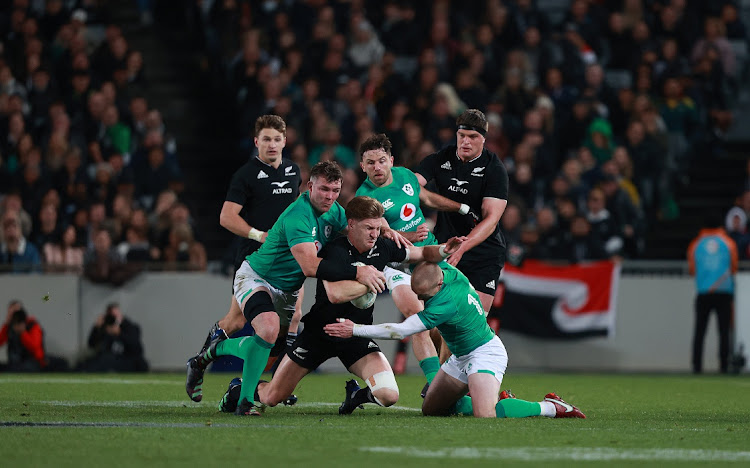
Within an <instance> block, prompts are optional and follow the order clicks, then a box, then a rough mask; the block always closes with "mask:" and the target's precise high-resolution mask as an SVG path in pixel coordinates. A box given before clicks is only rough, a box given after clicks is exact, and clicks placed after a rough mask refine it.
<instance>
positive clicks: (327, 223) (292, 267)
mask: <svg viewBox="0 0 750 468" xmlns="http://www.w3.org/2000/svg"><path fill="white" fill-rule="evenodd" d="M344 228H346V215H345V214H344V208H343V207H342V206H341V205H339V203H338V202H334V204H333V206H331V209H330V210H328V211H327V212H326V213H322V214H321V213H320V212H318V211H317V210H316V209H315V208H313V206H312V204H311V203H310V193H309V192H305V193H303V194H302V195H300V196H299V198H297V200H295V201H294V203H292V204H291V205H289V206H288V207H287V209H286V210H284V212H283V213H281V216H279V219H277V220H276V222H275V223H274V225H273V227H272V228H271V229H270V230H269V231H268V237H266V241H265V242H264V243H263V245H261V246H260V249H258V250H256V251H255V252H253V253H252V254H250V255H248V256H247V257H246V258H247V262H248V263H249V264H250V266H251V267H252V269H253V270H255V272H256V273H258V274H259V275H260V276H261V277H262V278H263V279H265V280H266V281H268V282H269V283H270V284H271V286H273V287H276V288H279V289H281V290H282V291H296V290H297V289H299V288H300V287H302V284H303V283H304V282H305V274H304V273H303V272H302V268H301V267H300V266H299V263H297V260H295V259H294V256H293V255H292V250H291V248H292V246H295V245H297V244H301V243H304V242H314V243H315V247H316V248H317V249H318V252H320V249H321V248H323V246H324V245H326V243H328V241H330V240H331V239H333V238H334V237H335V236H336V234H337V233H338V232H339V231H342V230H343V229H344Z"/></svg>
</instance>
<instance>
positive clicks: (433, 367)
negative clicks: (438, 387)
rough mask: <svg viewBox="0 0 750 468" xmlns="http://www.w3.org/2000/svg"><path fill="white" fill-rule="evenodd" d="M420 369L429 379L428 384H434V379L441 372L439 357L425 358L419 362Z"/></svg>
mask: <svg viewBox="0 0 750 468" xmlns="http://www.w3.org/2000/svg"><path fill="white" fill-rule="evenodd" d="M419 367H421V368H422V373H424V376H425V377H426V378H427V383H432V379H434V378H435V376H436V375H437V373H438V371H439V370H440V360H439V359H438V357H437V356H432V357H428V358H424V359H422V360H421V361H419Z"/></svg>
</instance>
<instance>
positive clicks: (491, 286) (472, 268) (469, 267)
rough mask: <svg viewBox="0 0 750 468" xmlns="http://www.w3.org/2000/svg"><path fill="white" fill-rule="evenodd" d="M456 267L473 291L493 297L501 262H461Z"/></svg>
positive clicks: (493, 260) (501, 266)
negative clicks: (472, 287) (467, 280)
mask: <svg viewBox="0 0 750 468" xmlns="http://www.w3.org/2000/svg"><path fill="white" fill-rule="evenodd" d="M456 266H457V267H458V269H459V270H461V273H463V274H464V275H465V276H466V277H467V278H468V279H469V283H471V285H472V286H474V289H476V290H477V291H479V292H483V293H485V294H489V295H490V296H494V295H495V290H496V289H497V283H498V279H499V278H500V271H502V269H503V262H500V261H497V260H495V259H492V260H490V261H482V262H477V261H464V260H461V261H460V262H458V265H456Z"/></svg>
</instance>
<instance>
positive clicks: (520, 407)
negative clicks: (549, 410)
mask: <svg viewBox="0 0 750 468" xmlns="http://www.w3.org/2000/svg"><path fill="white" fill-rule="evenodd" d="M495 414H496V415H497V417H498V418H528V417H531V416H541V415H542V406H541V405H540V404H539V403H537V402H535V401H526V400H519V399H518V398H505V399H504V400H500V401H498V402H497V405H495Z"/></svg>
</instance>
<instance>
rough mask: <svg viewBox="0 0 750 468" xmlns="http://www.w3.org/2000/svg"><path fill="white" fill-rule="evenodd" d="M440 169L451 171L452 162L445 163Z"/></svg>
mask: <svg viewBox="0 0 750 468" xmlns="http://www.w3.org/2000/svg"><path fill="white" fill-rule="evenodd" d="M440 169H447V170H449V171H450V170H451V162H450V161H445V162H444V163H443V165H442V166H440Z"/></svg>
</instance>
